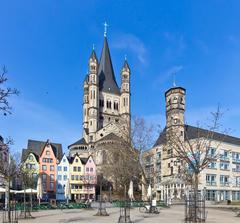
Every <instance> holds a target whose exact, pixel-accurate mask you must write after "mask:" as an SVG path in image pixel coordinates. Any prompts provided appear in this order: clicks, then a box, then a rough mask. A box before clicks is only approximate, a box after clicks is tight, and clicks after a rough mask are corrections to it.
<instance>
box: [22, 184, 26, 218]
mask: <svg viewBox="0 0 240 223" xmlns="http://www.w3.org/2000/svg"><path fill="white" fill-rule="evenodd" d="M23 211H24V218H26V187H25V184H24V193H23Z"/></svg>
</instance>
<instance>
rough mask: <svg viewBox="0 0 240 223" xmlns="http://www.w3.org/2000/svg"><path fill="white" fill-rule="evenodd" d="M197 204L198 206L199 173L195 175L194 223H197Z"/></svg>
mask: <svg viewBox="0 0 240 223" xmlns="http://www.w3.org/2000/svg"><path fill="white" fill-rule="evenodd" d="M197 204H198V173H197V172H196V173H195V179H194V222H195V223H197V221H198V218H197V209H198V207H197Z"/></svg>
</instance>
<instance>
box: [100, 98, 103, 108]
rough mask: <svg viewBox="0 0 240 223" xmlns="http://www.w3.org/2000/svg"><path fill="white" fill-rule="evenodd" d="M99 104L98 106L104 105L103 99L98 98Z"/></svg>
mask: <svg viewBox="0 0 240 223" xmlns="http://www.w3.org/2000/svg"><path fill="white" fill-rule="evenodd" d="M99 106H100V107H104V100H103V99H100V100H99Z"/></svg>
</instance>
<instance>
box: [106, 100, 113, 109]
mask: <svg viewBox="0 0 240 223" xmlns="http://www.w3.org/2000/svg"><path fill="white" fill-rule="evenodd" d="M107 108H109V109H111V108H112V102H111V101H107Z"/></svg>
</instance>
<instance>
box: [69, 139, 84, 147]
mask: <svg viewBox="0 0 240 223" xmlns="http://www.w3.org/2000/svg"><path fill="white" fill-rule="evenodd" d="M75 145H76V146H78V145H87V143H86V140H85V139H84V138H81V139H79V140H78V141H77V142H75V143H73V144H71V145H69V146H68V148H69V147H71V146H75Z"/></svg>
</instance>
